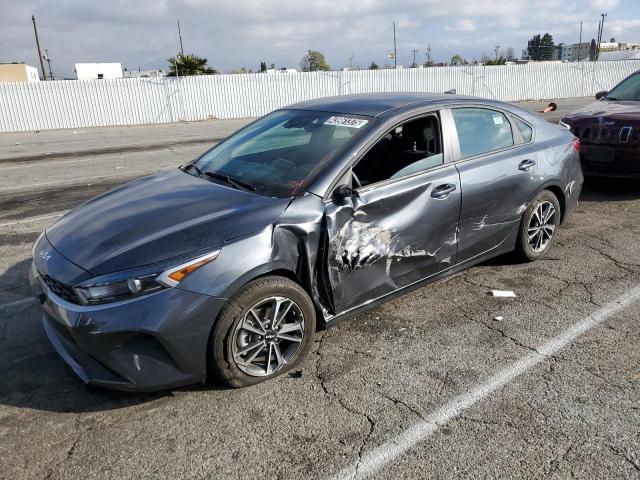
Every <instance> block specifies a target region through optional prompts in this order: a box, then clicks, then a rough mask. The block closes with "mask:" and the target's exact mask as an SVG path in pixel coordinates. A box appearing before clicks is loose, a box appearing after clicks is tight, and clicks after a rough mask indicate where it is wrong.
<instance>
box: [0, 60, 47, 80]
mask: <svg viewBox="0 0 640 480" xmlns="http://www.w3.org/2000/svg"><path fill="white" fill-rule="evenodd" d="M39 81H40V75H38V69H37V68H35V67H32V66H31V65H26V64H25V63H21V62H20V63H18V62H13V63H0V82H39Z"/></svg>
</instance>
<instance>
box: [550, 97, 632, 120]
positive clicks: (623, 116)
mask: <svg viewBox="0 0 640 480" xmlns="http://www.w3.org/2000/svg"><path fill="white" fill-rule="evenodd" d="M584 120H586V121H594V120H595V121H596V122H597V121H599V120H602V121H613V122H625V123H624V126H627V125H628V126H636V125H637V126H640V102H607V101H604V100H598V101H595V102H592V103H590V104H588V105H585V106H584V107H582V108H580V109H578V110H576V111H574V112H571V113H570V114H568V115H566V116H565V117H564V118H563V119H562V121H563V122H567V123H570V124H571V125H572V126H573V125H574V123H576V122H581V123H582V121H584Z"/></svg>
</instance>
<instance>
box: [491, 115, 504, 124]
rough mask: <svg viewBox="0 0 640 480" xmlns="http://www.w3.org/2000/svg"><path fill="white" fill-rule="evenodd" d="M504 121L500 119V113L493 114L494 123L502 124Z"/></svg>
mask: <svg viewBox="0 0 640 480" xmlns="http://www.w3.org/2000/svg"><path fill="white" fill-rule="evenodd" d="M503 122H504V120H503V119H502V115H494V116H493V123H495V124H496V125H502V124H503Z"/></svg>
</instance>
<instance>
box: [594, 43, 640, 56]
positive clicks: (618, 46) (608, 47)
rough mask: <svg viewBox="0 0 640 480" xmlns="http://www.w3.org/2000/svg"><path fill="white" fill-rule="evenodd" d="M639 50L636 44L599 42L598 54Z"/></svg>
mask: <svg viewBox="0 0 640 480" xmlns="http://www.w3.org/2000/svg"><path fill="white" fill-rule="evenodd" d="M639 48H640V43H638V42H615V41H614V42H600V53H602V52H614V51H617V50H636V49H639Z"/></svg>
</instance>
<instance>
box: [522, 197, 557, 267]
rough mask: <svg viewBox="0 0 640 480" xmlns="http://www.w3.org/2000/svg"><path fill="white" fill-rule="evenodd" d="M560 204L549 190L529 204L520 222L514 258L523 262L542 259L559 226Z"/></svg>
mask: <svg viewBox="0 0 640 480" xmlns="http://www.w3.org/2000/svg"><path fill="white" fill-rule="evenodd" d="M560 215H561V211H560V203H559V202H558V198H557V197H556V196H555V195H554V194H553V193H552V192H550V191H549V190H543V191H541V192H540V193H539V194H538V195H537V196H536V198H534V199H533V201H532V202H531V203H530V204H529V206H528V207H527V209H526V210H525V212H524V214H523V215H522V221H521V222H520V231H519V232H518V240H517V242H516V250H515V254H516V256H517V257H518V258H519V259H520V260H522V261H525V262H533V261H535V260H538V259H539V258H542V257H544V256H545V255H546V254H547V252H548V251H549V248H550V247H551V245H552V244H553V242H554V240H555V237H556V233H557V229H558V226H559V225H560Z"/></svg>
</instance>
